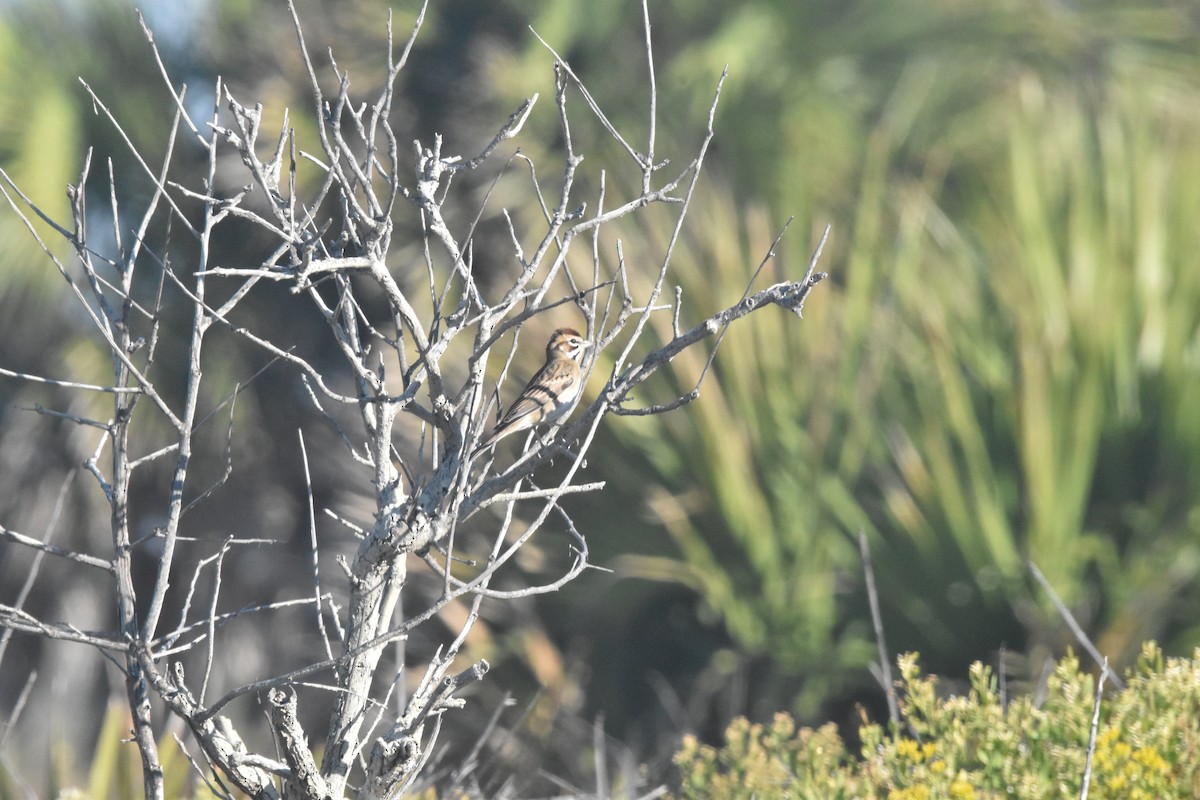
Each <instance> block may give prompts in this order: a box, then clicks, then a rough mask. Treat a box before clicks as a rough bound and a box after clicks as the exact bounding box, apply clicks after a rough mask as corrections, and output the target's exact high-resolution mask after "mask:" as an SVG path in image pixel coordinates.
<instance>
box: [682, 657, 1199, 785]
mask: <svg viewBox="0 0 1200 800" xmlns="http://www.w3.org/2000/svg"><path fill="white" fill-rule="evenodd" d="M898 666H899V671H900V679H899V680H898V681H897V687H898V689H899V693H900V698H901V702H900V706H901V712H902V715H903V718H904V722H903V724H902V725H901V726H900V727H899V729H898V730H892V731H887V730H885V729H884V728H883V726H881V725H877V724H865V725H863V726H862V727H861V728H860V729H859V737H860V739H861V740H862V742H863V747H862V751H861V753H859V754H858V755H857V756H855V755H854V754H852V753H850V752H848V751H847V749H846V747H845V745H844V744H843V742H842V740H841V739H840V737H839V736H838V733H837V730H836V728H835V727H834V726H833V725H832V724H827V725H824V726H822V727H821V728H819V729H816V730H813V729H811V728H799V729H797V728H796V726H795V724H794V722H793V721H792V718H791V717H790V716H788V715H786V714H777V715H776V716H775V718H774V720H772V722H771V724H770V725H769V726H764V725H758V724H751V723H750V722H748V721H747V720H745V719H738V720H735V721H734V722H733V724H731V725H730V727H729V730H728V731H727V733H726V743H725V745H724V746H723V747H721V748H719V749H718V748H714V747H710V746H708V745H703V744H700V743H699V742H697V741H696V740H695V739H694V738H692V737H688V738H686V739H685V740H684V742H683V746H682V747H681V749H680V750H679V752H678V753H677V754H676V757H675V764H676V766H677V767H678V768H679V778H680V786H679V794H678V797H680V798H687V800H702V799H703V800H709V799H712V800H724V799H725V798H730V799H731V800H739V799H740V798H745V799H746V800H750V799H751V798H754V799H755V800H771V798H788V799H789V800H790V799H791V798H795V799H796V800H804V799H806V798H812V800H840V799H841V798H846V799H847V800H848V799H849V798H871V799H872V800H874V799H876V798H877V799H878V800H1000V798H1004V799H1005V800H1008V799H1009V798H1015V799H1016V800H1043V799H1044V800H1058V799H1059V798H1062V797H1078V796H1079V792H1080V788H1081V785H1082V781H1083V773H1084V769H1085V764H1086V761H1087V748H1088V738H1089V735H1090V731H1091V719H1092V710H1093V703H1094V702H1095V688H1096V684H1095V676H1093V675H1092V674H1090V673H1087V672H1083V671H1081V670H1080V665H1079V661H1078V659H1076V658H1075V657H1074V656H1071V655H1068V656H1067V657H1066V658H1064V659H1063V660H1062V661H1061V662H1060V663H1059V664H1058V665H1057V668H1056V669H1055V670H1054V672H1053V674H1052V675H1051V676H1050V678H1049V680H1048V681H1047V685H1046V687H1045V692H1044V697H1043V699H1042V702H1041V703H1040V704H1039V703H1037V702H1035V700H1034V698H1033V697H1031V696H1021V697H1016V698H1010V699H1009V700H1008V701H1007V703H1004V702H1002V701H1001V698H1000V696H999V693H998V692H997V688H996V685H995V684H996V682H995V679H994V677H993V675H992V671H991V669H990V668H988V667H986V666H983V665H982V664H975V665H973V666H972V667H971V670H970V690H969V691H968V692H967V693H966V694H965V695H963V696H955V697H948V698H943V697H939V696H938V692H937V678H935V677H932V676H925V675H922V674H921V672H920V669H919V667H918V666H917V656H916V655H915V654H909V655H905V656H901V657H900V659H899V660H898ZM1126 684H1127V686H1126V688H1125V689H1124V690H1123V691H1111V692H1106V694H1105V697H1104V701H1103V703H1102V705H1101V715H1100V726H1099V729H1098V731H1097V736H1096V744H1095V750H1094V753H1093V758H1092V776H1091V784H1090V788H1089V794H1088V797H1089V799H1090V800H1172V799H1173V798H1179V799H1180V800H1183V798H1195V797H1200V649H1198V650H1197V651H1196V652H1195V653H1193V655H1192V657H1191V658H1190V659H1169V660H1168V659H1164V657H1163V654H1162V651H1161V650H1160V649H1159V648H1158V646H1157V645H1156V644H1154V643H1148V644H1146V645H1145V646H1144V647H1143V650H1142V655H1141V657H1140V658H1139V659H1138V662H1137V665H1136V666H1135V667H1134V668H1133V669H1132V670H1131V671H1130V672H1129V673H1128V675H1127V677H1126ZM1109 686H1111V684H1109ZM1107 688H1108V687H1106V689H1107Z"/></svg>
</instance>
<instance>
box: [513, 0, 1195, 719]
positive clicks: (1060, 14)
mask: <svg viewBox="0 0 1200 800" xmlns="http://www.w3.org/2000/svg"><path fill="white" fill-rule="evenodd" d="M685 6H686V8H685ZM529 7H530V8H536V9H537V12H536V13H535V14H534V21H533V23H532V25H533V27H534V29H535V30H537V31H538V32H539V33H541V34H542V35H543V36H544V37H545V38H546V39H547V40H548V41H549V42H551V43H552V45H553V46H554V48H555V49H556V51H557V52H559V53H561V54H563V55H564V56H566V57H567V58H569V59H570V60H571V62H572V65H573V68H574V69H575V71H576V72H577V73H578V74H581V75H583V76H584V78H585V81H587V82H588V84H589V89H590V90H591V91H592V93H593V94H594V95H595V96H596V97H597V98H598V100H599V102H600V103H601V105H602V106H603V107H604V108H605V110H606V112H608V113H610V114H611V115H612V116H613V117H614V118H615V119H617V120H618V121H619V124H622V123H623V124H624V125H627V126H628V129H629V130H632V131H633V133H632V138H633V139H634V140H635V141H637V140H638V135H639V132H641V135H642V136H643V140H644V134H645V131H646V130H647V127H648V126H647V124H646V113H647V112H646V104H645V99H644V98H645V93H644V91H643V87H644V85H645V78H644V76H645V54H644V52H643V50H642V43H641V36H640V33H639V32H638V30H637V27H636V23H637V13H636V9H635V8H634V7H633V6H632V4H629V5H627V6H622V8H626V9H627V10H628V13H627V15H626V17H625V22H624V23H614V22H613V21H612V20H611V19H609V20H601V19H600V18H599V16H600V12H599V11H592V12H582V13H578V14H568V13H566V12H565V11H564V8H563V6H562V5H561V4H554V3H549V4H530V6H529ZM651 15H652V21H653V23H654V28H653V29H654V33H655V35H656V38H655V48H656V49H655V56H656V59H657V62H658V65H659V68H660V80H659V90H660V98H659V102H660V107H659V109H660V113H659V124H660V126H661V129H660V131H659V142H660V143H661V142H663V141H672V140H676V141H678V140H683V141H686V140H687V139H688V136H689V135H694V128H693V129H692V131H691V132H689V129H688V127H687V125H689V124H693V123H692V121H693V120H695V119H697V118H698V115H699V113H700V112H701V111H702V109H703V108H704V107H705V106H706V105H707V103H708V102H710V100H711V96H712V90H713V86H714V85H715V80H716V76H717V75H718V74H719V72H720V69H721V67H722V66H723V65H724V64H726V63H728V64H730V65H731V66H730V71H731V77H730V79H729V81H728V83H727V84H726V86H725V87H724V90H723V93H722V97H721V105H720V109H719V112H718V115H717V130H718V151H717V154H716V156H715V158H716V159H717V165H716V172H717V175H718V178H717V179H716V180H715V181H713V182H709V183H707V184H706V185H705V191H704V192H702V193H701V195H700V197H699V198H698V200H697V205H696V206H695V207H694V209H693V217H692V219H691V222H690V224H689V226H688V228H687V230H686V231H685V240H684V241H683V242H682V243H681V246H680V249H677V251H676V264H677V266H679V267H680V268H681V269H682V271H681V273H679V275H678V276H677V277H678V279H679V281H680V283H681V287H682V296H683V298H684V303H685V306H684V308H685V313H684V318H683V323H684V324H687V323H689V322H693V321H695V320H696V319H698V318H701V317H702V316H704V315H706V314H708V313H711V312H712V311H714V310H716V309H717V308H719V307H721V306H722V305H724V304H726V303H728V302H730V300H731V299H736V298H737V297H738V296H739V295H740V293H741V291H742V289H743V288H744V286H745V282H746V281H747V280H748V278H749V276H750V274H751V273H752V272H753V270H754V268H755V267H756V265H757V264H758V263H759V261H760V260H761V259H762V258H763V257H764V256H765V255H766V254H767V252H768V249H769V248H770V245H771V241H772V239H773V238H774V235H775V233H776V232H777V230H778V229H779V228H780V227H782V223H783V220H784V219H785V215H787V214H791V213H795V214H796V215H797V216H798V218H799V219H800V220H801V222H800V226H799V227H801V228H802V230H801V231H799V232H797V231H796V230H795V229H793V230H792V231H790V232H789V233H788V234H787V236H786V237H785V238H784V241H783V244H782V248H781V257H780V258H779V260H778V262H777V263H772V264H769V265H768V267H767V269H766V270H765V271H764V277H763V278H762V279H761V281H760V285H762V283H763V282H766V281H768V280H772V279H775V278H777V277H779V276H782V275H787V276H791V277H795V276H797V275H799V274H801V273H802V271H803V268H804V264H805V262H806V260H807V257H808V253H809V251H810V249H811V248H812V247H813V244H814V242H815V241H816V238H817V233H818V232H819V230H820V228H821V226H822V224H823V223H824V222H825V221H829V222H831V223H832V225H833V236H832V243H831V246H830V247H829V248H828V249H827V252H826V255H825V257H824V259H823V261H822V263H821V265H820V268H821V269H826V270H828V271H830V272H831V273H832V275H833V280H834V283H833V285H832V286H830V285H829V284H826V285H823V286H821V287H820V288H819V289H818V291H817V292H816V293H815V294H814V295H813V297H812V299H811V300H810V301H809V304H808V307H807V309H806V312H807V314H806V319H805V321H804V322H802V323H799V324H796V323H795V320H792V319H789V318H787V316H786V314H784V313H783V312H780V313H779V314H777V315H772V314H764V315H758V316H756V317H755V318H754V319H752V320H750V321H748V322H747V324H746V325H745V326H743V327H742V328H741V329H737V330H733V331H731V332H730V333H729V335H728V336H727V337H726V339H725V340H724V343H723V344H722V348H721V352H720V354H719V356H718V358H717V360H716V364H715V367H714V368H713V370H712V371H711V372H710V373H709V374H708V376H707V378H706V382H705V383H704V385H703V387H702V391H701V396H700V399H699V401H697V402H696V403H695V404H693V406H692V407H691V408H690V410H689V413H688V414H686V415H678V416H674V417H669V418H666V419H663V420H656V421H654V422H649V421H646V420H641V419H638V420H632V421H628V422H621V423H614V425H613V428H614V432H615V434H616V438H617V440H618V441H619V443H620V444H619V448H618V450H617V451H616V452H615V453H614V454H613V455H611V456H608V455H606V454H602V455H599V456H598V457H597V466H598V468H599V469H601V470H602V471H604V470H612V471H613V472H614V474H615V473H618V472H621V473H625V474H623V475H622V476H621V477H619V478H615V479H614V483H616V484H617V485H618V486H621V487H624V488H625V490H627V491H630V492H631V493H632V494H634V495H636V496H639V497H641V498H642V501H643V503H644V507H645V508H646V509H647V511H648V512H649V516H650V518H651V519H653V520H654V521H655V522H656V523H657V524H660V525H662V526H663V527H664V528H666V530H667V531H668V532H669V533H670V535H671V537H672V540H673V542H674V545H675V548H676V549H675V554H674V556H667V557H665V558H664V557H663V554H662V553H659V552H654V551H653V550H652V548H650V547H647V546H646V544H645V537H646V536H647V534H646V533H645V530H644V529H643V528H641V527H637V528H633V529H630V528H629V527H627V526H626V527H625V535H624V537H623V538H621V540H620V541H621V542H622V544H614V545H612V546H611V550H612V551H618V552H621V551H623V552H625V553H632V554H634V555H630V556H629V557H627V558H623V559H621V560H620V561H619V562H618V563H620V564H621V565H622V567H623V569H624V572H623V573H622V574H624V575H626V576H642V577H654V578H659V579H664V578H665V579H669V580H675V581H677V582H679V583H681V584H683V585H686V586H688V587H691V588H692V589H693V590H695V591H697V592H698V593H699V594H700V595H701V596H702V597H703V598H704V599H705V601H706V606H707V607H708V609H710V610H711V612H712V613H714V614H715V615H716V616H717V617H718V618H719V619H720V623H721V626H722V627H723V628H724V629H725V630H726V631H727V632H728V634H729V635H730V636H731V637H732V639H733V640H734V641H735V642H736V643H737V645H738V647H739V648H740V649H741V650H743V651H744V652H745V653H748V654H750V655H751V656H752V657H753V656H754V655H755V654H757V656H758V657H759V658H760V659H766V661H767V666H766V675H765V677H764V676H762V675H761V673H760V677H759V679H758V680H757V681H756V682H755V685H754V688H753V689H752V690H751V695H752V697H751V700H754V699H755V698H754V697H753V695H755V694H758V695H760V696H761V695H762V694H764V693H765V694H767V695H769V696H770V697H771V699H770V701H769V702H767V703H765V704H763V703H760V704H757V705H754V706H752V707H753V708H755V709H757V711H758V713H761V712H762V711H763V710H764V708H767V707H770V705H771V703H775V704H782V705H789V704H790V705H791V706H792V707H793V708H794V709H795V710H797V711H798V712H800V713H801V714H803V715H805V716H811V715H814V714H816V713H818V711H817V709H818V708H819V707H820V705H821V704H822V703H828V701H829V698H830V697H831V693H833V694H836V693H837V691H838V687H839V686H840V687H842V690H846V689H849V688H851V686H852V685H853V684H854V683H855V682H856V681H858V680H859V678H858V677H856V676H861V675H863V674H864V673H863V672H862V671H861V668H862V667H864V666H865V664H866V663H867V661H868V660H869V659H870V658H871V651H870V648H869V642H870V639H871V636H870V632H869V630H868V628H867V625H866V622H865V619H866V617H865V613H864V608H863V604H862V601H861V599H860V598H861V592H862V589H861V579H860V578H859V572H860V567H859V565H858V559H857V554H856V552H855V550H854V548H853V547H852V546H851V541H852V537H853V535H854V534H855V532H856V531H857V530H859V529H864V530H866V531H867V532H868V534H869V535H870V537H871V541H872V547H873V549H874V551H875V555H876V558H875V566H876V571H877V578H878V581H879V584H880V592H881V595H882V596H883V598H884V603H885V610H884V612H885V626H886V627H887V628H888V631H889V633H890V634H891V636H892V642H891V643H892V644H893V645H898V646H901V647H904V648H909V647H917V648H920V649H921V650H922V651H923V652H926V653H927V655H928V657H929V658H930V660H931V663H932V664H934V665H935V666H936V668H938V669H939V670H951V671H956V672H961V669H962V666H961V665H963V664H966V663H968V662H969V660H971V659H972V658H985V659H988V660H994V658H995V653H996V651H997V650H998V649H1001V648H1003V647H1004V646H1006V645H1007V646H1008V647H1009V648H1010V649H1016V650H1018V651H1022V652H1028V653H1029V654H1030V656H1031V658H1032V659H1033V661H1034V662H1036V661H1037V660H1038V655H1039V654H1044V653H1045V652H1047V651H1050V652H1061V649H1062V648H1063V647H1064V646H1065V645H1067V644H1069V643H1070V641H1071V638H1070V634H1069V633H1068V632H1067V630H1066V628H1065V625H1064V624H1063V622H1062V621H1061V620H1060V619H1059V618H1058V617H1057V615H1056V614H1055V613H1054V612H1053V610H1052V609H1051V607H1050V605H1049V603H1048V602H1047V601H1046V599H1045V598H1044V597H1042V596H1041V593H1040V592H1039V591H1037V590H1036V588H1035V587H1034V586H1033V585H1032V583H1031V581H1030V579H1029V577H1028V574H1027V571H1026V561H1028V560H1032V561H1034V562H1036V563H1037V564H1038V565H1039V566H1040V567H1041V569H1042V570H1043V571H1044V572H1045V574H1046V575H1047V576H1048V577H1049V579H1050V580H1051V582H1052V583H1053V584H1054V586H1055V587H1056V588H1057V590H1058V592H1059V593H1060V594H1061V595H1062V596H1063V597H1064V598H1065V599H1066V601H1067V602H1068V604H1070V605H1071V606H1072V608H1074V609H1075V610H1076V611H1077V613H1078V614H1079V616H1080V618H1081V619H1082V621H1083V623H1084V625H1085V627H1086V628H1087V629H1088V630H1089V631H1090V632H1091V634H1092V635H1093V636H1095V637H1097V638H1098V640H1099V642H1100V645H1101V647H1102V649H1104V651H1105V652H1106V653H1108V654H1109V655H1111V656H1112V657H1113V658H1114V659H1115V660H1116V661H1117V662H1119V663H1129V661H1130V659H1132V658H1133V657H1134V655H1136V652H1137V649H1138V646H1139V643H1140V642H1141V641H1143V640H1145V639H1146V638H1149V637H1158V638H1161V639H1162V640H1164V641H1165V642H1167V644H1168V646H1169V647H1171V648H1172V649H1182V650H1187V649H1188V648H1189V647H1191V646H1192V645H1194V644H1195V642H1196V633H1197V632H1196V630H1195V628H1194V624H1195V623H1194V621H1192V620H1191V619H1190V618H1189V616H1188V613H1187V609H1188V608H1191V607H1194V604H1195V602H1196V600H1197V593H1198V589H1200V582H1198V580H1197V578H1198V570H1200V549H1198V548H1197V544H1196V542H1197V539H1196V533H1197V531H1198V529H1200V505H1198V504H1197V501H1196V500H1195V498H1196V497H1197V496H1200V495H1198V492H1197V490H1198V489H1200V485H1198V484H1197V482H1198V481H1200V439H1198V433H1197V432H1198V429H1200V413H1197V408H1200V270H1197V268H1196V267H1197V263H1196V258H1197V257H1196V255H1195V253H1197V252H1198V250H1200V248H1198V247H1197V244H1198V242H1197V237H1198V236H1200V230H1198V229H1197V227H1196V225H1195V224H1194V221H1195V219H1196V218H1197V215H1196V212H1197V206H1198V204H1200V184H1198V183H1197V182H1196V181H1194V180H1190V179H1188V178H1187V177H1186V176H1189V175H1193V174H1195V170H1196V169H1197V167H1198V166H1200V164H1198V163H1197V160H1198V159H1200V135H1198V134H1200V126H1198V124H1197V123H1198V122H1200V118H1198V116H1197V114H1196V111H1195V104H1194V102H1193V101H1192V98H1194V96H1195V92H1196V90H1197V88H1200V58H1198V55H1197V54H1198V53H1200V50H1198V49H1197V47H1196V45H1197V43H1198V41H1200V39H1198V37H1197V19H1196V17H1195V15H1194V14H1192V13H1190V12H1189V11H1188V9H1187V8H1186V7H1185V6H1182V5H1180V4H1177V3H1168V2H1160V3H1153V4H1136V5H1134V4H1129V3H1115V2H1113V3H1090V4H1084V5H1079V6H1063V5H1051V6H1048V5H1046V4H1043V3H1035V2H1024V1H1022V0H1014V1H1013V2H1007V3H1001V4H988V5H987V6H986V7H984V6H968V5H964V4H961V3H954V2H935V3H925V2H921V3H916V2H912V3H895V4H889V5H888V6H887V7H886V8H885V7H880V6H878V5H875V4H867V3H807V4H804V5H803V6H800V7H797V6H795V4H788V3H770V2H762V3H753V4H737V5H729V6H720V7H718V6H715V5H713V6H706V7H703V8H700V7H697V6H695V5H694V4H665V5H664V4H652V8H651ZM614 25H616V26H617V28H618V29H619V32H614V34H613V35H612V36H611V37H610V36H608V35H605V31H609V30H611V29H612V28H613V26H614ZM542 53H543V48H542V46H541V45H540V44H537V43H534V44H531V45H530V46H529V47H528V48H526V49H524V50H522V51H520V54H519V55H514V54H512V53H507V54H503V55H502V56H500V57H498V58H497V59H496V63H497V68H496V69H495V70H494V71H493V74H494V75H495V76H496V77H495V81H496V86H497V88H498V90H500V91H501V92H503V91H505V90H506V89H510V88H511V92H512V94H513V96H514V97H515V96H517V95H518V94H527V93H528V92H529V91H530V90H531V87H530V85H529V80H530V78H529V77H528V76H530V75H536V74H537V71H536V70H535V69H533V68H532V65H533V64H534V63H535V62H536V61H537V59H539V58H540V57H542ZM631 87H635V89H634V91H632V92H631V91H630V88H631ZM664 97H669V98H671V100H672V101H673V103H674V104H672V105H670V111H666V112H665V111H663V108H664V106H663V102H664V101H663V98H664ZM680 101H682V102H680ZM662 129H665V130H667V131H670V134H669V135H667V136H664V134H663V130H662ZM746 196H752V197H763V198H765V199H766V200H767V201H768V202H767V209H768V210H766V211H764V210H762V209H760V208H758V207H757V206H756V205H755V204H754V203H745V202H742V201H740V200H739V199H738V198H741V197H746ZM647 228H648V229H646V230H639V231H637V232H636V233H628V232H624V233H623V238H624V244H625V247H626V253H627V256H628V257H629V259H630V261H631V262H633V263H639V264H641V263H656V261H657V259H658V258H661V254H662V253H663V252H664V251H665V247H666V236H667V232H668V231H669V226H668V225H667V223H666V221H665V219H664V220H663V224H662V225H661V226H659V227H657V228H656V227H654V225H653V223H651V225H649V226H647ZM803 229H809V231H805V230H803ZM806 233H808V235H806ZM610 252H611V251H610ZM669 328H670V326H669V320H668V318H667V316H666V315H665V314H664V316H663V317H662V318H661V319H660V320H659V326H658V330H659V335H660V337H662V338H664V339H665V338H666V337H667V336H668V335H669V332H670V331H669ZM674 367H675V373H674V375H673V376H672V377H671V378H670V379H669V380H666V381H664V383H663V385H662V386H660V390H659V392H658V393H657V394H655V395H654V396H651V397H647V398H645V400H646V402H647V403H650V402H657V401H662V400H664V399H667V398H669V397H671V396H673V395H674V394H676V393H679V392H686V391H688V390H689V389H691V388H692V386H693V385H695V382H696V380H697V379H698V378H699V376H700V374H701V372H702V370H703V368H704V361H703V360H694V361H693V360H688V359H686V358H681V359H679V360H678V361H677V362H676V364H675V365H674ZM599 371H600V372H601V373H603V369H601V370H599ZM631 469H632V470H634V471H635V472H634V474H633V475H630V474H628V471H629V470H631ZM605 535H606V536H607V535H609V532H608V531H607V530H606V534H605ZM612 535H615V536H620V535H621V532H620V531H619V530H614V531H612ZM647 550H649V551H650V553H649V557H646V558H639V557H638V556H637V555H636V554H639V553H645V552H646V551H647ZM723 657H724V656H723V655H722V651H720V650H714V651H713V658H714V659H719V658H723ZM713 663H714V664H715V663H716V661H714V662H713ZM849 667H856V668H859V669H857V670H848V669H847V668H849ZM787 675H790V676H792V678H791V679H790V680H784V681H783V682H782V683H779V682H778V681H776V680H772V676H774V677H776V678H778V677H780V676H787Z"/></svg>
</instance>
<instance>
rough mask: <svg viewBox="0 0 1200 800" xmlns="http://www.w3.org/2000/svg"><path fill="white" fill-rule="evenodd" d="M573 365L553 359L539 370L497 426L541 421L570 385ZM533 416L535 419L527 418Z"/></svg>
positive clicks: (507, 426)
mask: <svg viewBox="0 0 1200 800" xmlns="http://www.w3.org/2000/svg"><path fill="white" fill-rule="evenodd" d="M572 366H573V364H572V363H571V362H569V361H551V362H550V363H548V364H546V365H545V366H543V367H542V368H541V369H540V370H538V372H537V374H536V375H534V376H533V378H531V379H530V381H529V385H528V386H526V387H525V391H523V392H521V396H520V397H518V398H517V401H516V402H515V403H513V404H512V407H511V408H509V409H508V411H507V412H506V413H505V415H504V419H502V420H500V424H499V425H497V426H496V427H497V428H513V427H515V426H518V425H519V424H520V423H521V422H532V423H537V422H540V421H541V419H542V417H544V416H545V415H546V414H547V413H548V412H549V411H553V410H554V408H555V407H556V406H557V405H558V403H559V402H560V395H561V394H562V391H563V389H566V388H568V387H570V385H571V367H572ZM531 416H532V417H533V419H531V420H530V419H527V418H528V417H531Z"/></svg>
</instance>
